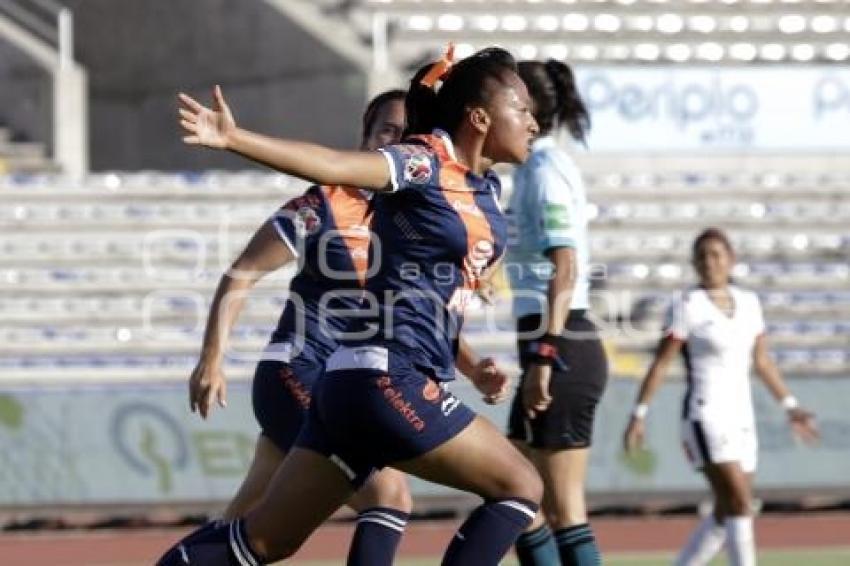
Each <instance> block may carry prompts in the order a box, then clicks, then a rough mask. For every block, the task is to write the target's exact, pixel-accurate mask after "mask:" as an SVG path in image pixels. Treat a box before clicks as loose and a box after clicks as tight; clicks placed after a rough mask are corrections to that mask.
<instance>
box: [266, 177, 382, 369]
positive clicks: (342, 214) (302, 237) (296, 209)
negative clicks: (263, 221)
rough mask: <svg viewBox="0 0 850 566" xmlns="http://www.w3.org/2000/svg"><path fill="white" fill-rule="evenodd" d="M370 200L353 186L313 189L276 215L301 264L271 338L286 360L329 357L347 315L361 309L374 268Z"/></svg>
mask: <svg viewBox="0 0 850 566" xmlns="http://www.w3.org/2000/svg"><path fill="white" fill-rule="evenodd" d="M370 196H371V195H370V194H369V193H366V192H365V191H361V190H360V189H356V188H352V187H342V186H313V187H310V188H309V189H308V190H307V191H306V192H305V193H304V194H303V195H301V196H299V197H296V198H293V199H292V200H290V201H289V202H287V203H286V204H285V205H284V206H283V207H281V208H280V210H278V212H277V213H276V214H275V215H274V216H273V217H272V222H273V224H274V226H275V228H276V229H277V231H278V234H279V235H280V237H281V239H282V240H283V241H284V242H285V243H286V244H287V246H289V248H290V249H291V251H292V252H293V253H294V254H295V255H296V256H297V257H298V265H299V271H298V273H297V274H296V275H295V277H293V279H292V282H291V283H290V286H289V298H288V299H287V301H286V305H285V306H284V309H283V313H282V314H281V316H280V320H279V322H278V326H277V329H276V330H275V331H274V333H273V335H272V339H271V342H272V344H277V345H280V346H281V347H282V348H283V349H281V350H278V351H280V352H284V353H285V354H286V356H287V358H288V357H289V354H290V353H291V352H297V353H301V351H303V352H304V353H306V354H308V355H313V356H316V358H315V359H317V360H322V359H324V358H326V357H327V356H329V355H330V354H331V353H332V352H333V351H334V350H335V349H336V347H337V338H338V337H339V336H338V333H339V332H340V331H341V330H343V329H344V328H345V324H346V322H345V318H344V316H343V315H344V314H346V313H349V312H351V311H353V310H356V309H357V308H358V306H359V304H360V300H361V297H362V290H363V284H364V281H365V277H366V271H367V268H368V264H369V242H370V231H369V221H370V217H371V214H372V210H371V204H370V200H369V198H370ZM293 347H294V348H295V350H291V348H293ZM271 350H272V351H275V348H271ZM284 361H289V360H288V359H286V360H284Z"/></svg>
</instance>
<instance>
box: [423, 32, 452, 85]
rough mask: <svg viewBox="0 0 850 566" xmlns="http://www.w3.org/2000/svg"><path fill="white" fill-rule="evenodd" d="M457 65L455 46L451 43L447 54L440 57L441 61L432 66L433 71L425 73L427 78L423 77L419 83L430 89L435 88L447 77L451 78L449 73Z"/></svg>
mask: <svg viewBox="0 0 850 566" xmlns="http://www.w3.org/2000/svg"><path fill="white" fill-rule="evenodd" d="M454 63H455V44H454V43H451V42H450V43H449V45H448V47H447V48H446V53H445V54H444V55H443V56H442V57H440V59H439V60H438V61H437V62H436V63H434V64H433V65H432V66H431V69H430V70H429V71H428V72H427V73H425V76H424V77H422V80H420V81H419V84H421V85H422V86H427V87H428V88H434V86H435V85H436V84H437V81H444V80H446V77H448V76H449V73H450V72H451V71H452V66H453V65H454ZM435 90H436V89H435Z"/></svg>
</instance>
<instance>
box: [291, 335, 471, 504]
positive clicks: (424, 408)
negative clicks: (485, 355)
mask: <svg viewBox="0 0 850 566" xmlns="http://www.w3.org/2000/svg"><path fill="white" fill-rule="evenodd" d="M326 367H327V373H325V375H323V376H322V378H321V379H319V380H318V382H317V383H316V386H315V388H314V390H313V403H312V405H311V406H310V411H309V414H308V416H307V422H306V423H305V425H304V428H303V429H302V430H301V435H300V436H299V437H298V439H297V440H296V442H295V444H296V446H299V447H303V448H308V449H310V450H313V451H315V452H318V453H320V454H323V455H325V456H327V457H328V458H329V459H330V460H331V461H333V462H334V463H335V464H337V465H338V466H339V467H340V468H341V469H342V470H343V472H345V474H346V475H347V476H348V478H349V480H350V481H351V483H352V486H353V487H354V488H355V489H358V488H359V487H360V486H361V485H363V483H364V482H365V481H366V480H367V479H368V478H369V476H370V475H371V474H372V472H374V471H376V470H379V469H381V468H383V467H384V466H387V465H391V464H392V463H394V462H400V461H404V460H409V459H411V458H415V457H417V456H421V455H422V454H425V453H427V452H430V451H431V450H433V449H434V448H436V447H437V446H439V445H440V444H443V443H444V442H446V441H447V440H449V439H451V438H452V437H454V436H456V435H457V434H458V433H459V432H460V431H462V430H463V429H464V428H466V427H467V426H468V425H469V424H470V423H471V422H472V420H473V419H474V418H475V413H474V412H473V411H472V410H471V409H469V408H468V407H467V406H466V405H464V404H463V403H461V401H460V399H458V398H457V397H455V396H454V395H453V394H452V393H451V392H449V390H448V388H447V387H445V386H444V385H441V384H439V383H437V382H436V381H434V380H433V379H431V378H430V377H429V376H428V375H427V374H426V373H424V372H423V371H421V370H420V369H417V368H416V367H414V365H413V364H412V363H411V361H410V358H409V357H408V356H406V355H404V353H403V352H401V351H399V350H398V349H392V348H390V349H388V348H387V347H384V346H359V347H353V348H340V349H339V350H337V351H336V352H334V354H333V355H332V356H331V357H330V359H329V360H328V362H327V366H326Z"/></svg>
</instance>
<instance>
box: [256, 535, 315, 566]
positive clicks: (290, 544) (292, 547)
mask: <svg viewBox="0 0 850 566" xmlns="http://www.w3.org/2000/svg"><path fill="white" fill-rule="evenodd" d="M302 542H303V541H298V542H294V541H287V540H281V539H275V538H265V537H262V536H253V537H251V543H250V544H251V547H252V548H253V549H254V550H255V551H256V552H257V554H259V555H260V556H262V557H263V562H264V563H267V564H270V563H272V562H277V561H279V560H285V559H287V558H289V557H291V556H292V555H293V554H295V553H296V552H298V549H299V548H301V543H302Z"/></svg>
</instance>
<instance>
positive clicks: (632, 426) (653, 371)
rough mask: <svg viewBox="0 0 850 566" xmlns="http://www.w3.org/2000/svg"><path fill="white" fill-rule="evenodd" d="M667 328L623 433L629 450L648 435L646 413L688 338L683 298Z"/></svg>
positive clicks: (670, 314) (673, 309)
mask: <svg viewBox="0 0 850 566" xmlns="http://www.w3.org/2000/svg"><path fill="white" fill-rule="evenodd" d="M665 327H666V331H665V334H664V337H663V338H662V339H661V342H660V343H659V344H658V348H657V350H656V351H655V357H654V358H653V360H652V364H651V365H650V366H649V370H648V371H647V373H646V376H645V377H644V378H643V381H642V382H641V385H640V390H639V391H638V396H637V400H636V401H635V406H634V408H633V409H632V413H631V418H629V424H628V425H627V426H626V430H625V432H624V433H623V449H624V450H625V451H626V452H627V453H632V452H634V451H635V450H637V449H639V448H642V447H643V442H644V437H645V435H646V425H645V421H646V416H647V414H649V402H650V401H651V400H652V397H653V396H654V395H655V392H656V391H657V390H658V387H659V386H660V385H661V383H662V381H663V380H664V377H665V376H666V374H667V369H668V368H669V367H670V362H672V361H673V358H675V357H676V356H677V355H678V354H679V352H680V351H681V349H682V345H683V344H684V343H685V341H686V340H687V337H688V334H687V327H686V324H685V320H684V313H683V310H682V304H681V302H680V301H674V302H673V304H672V305H671V306H670V308H669V310H668V312H667V320H666V324H665Z"/></svg>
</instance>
